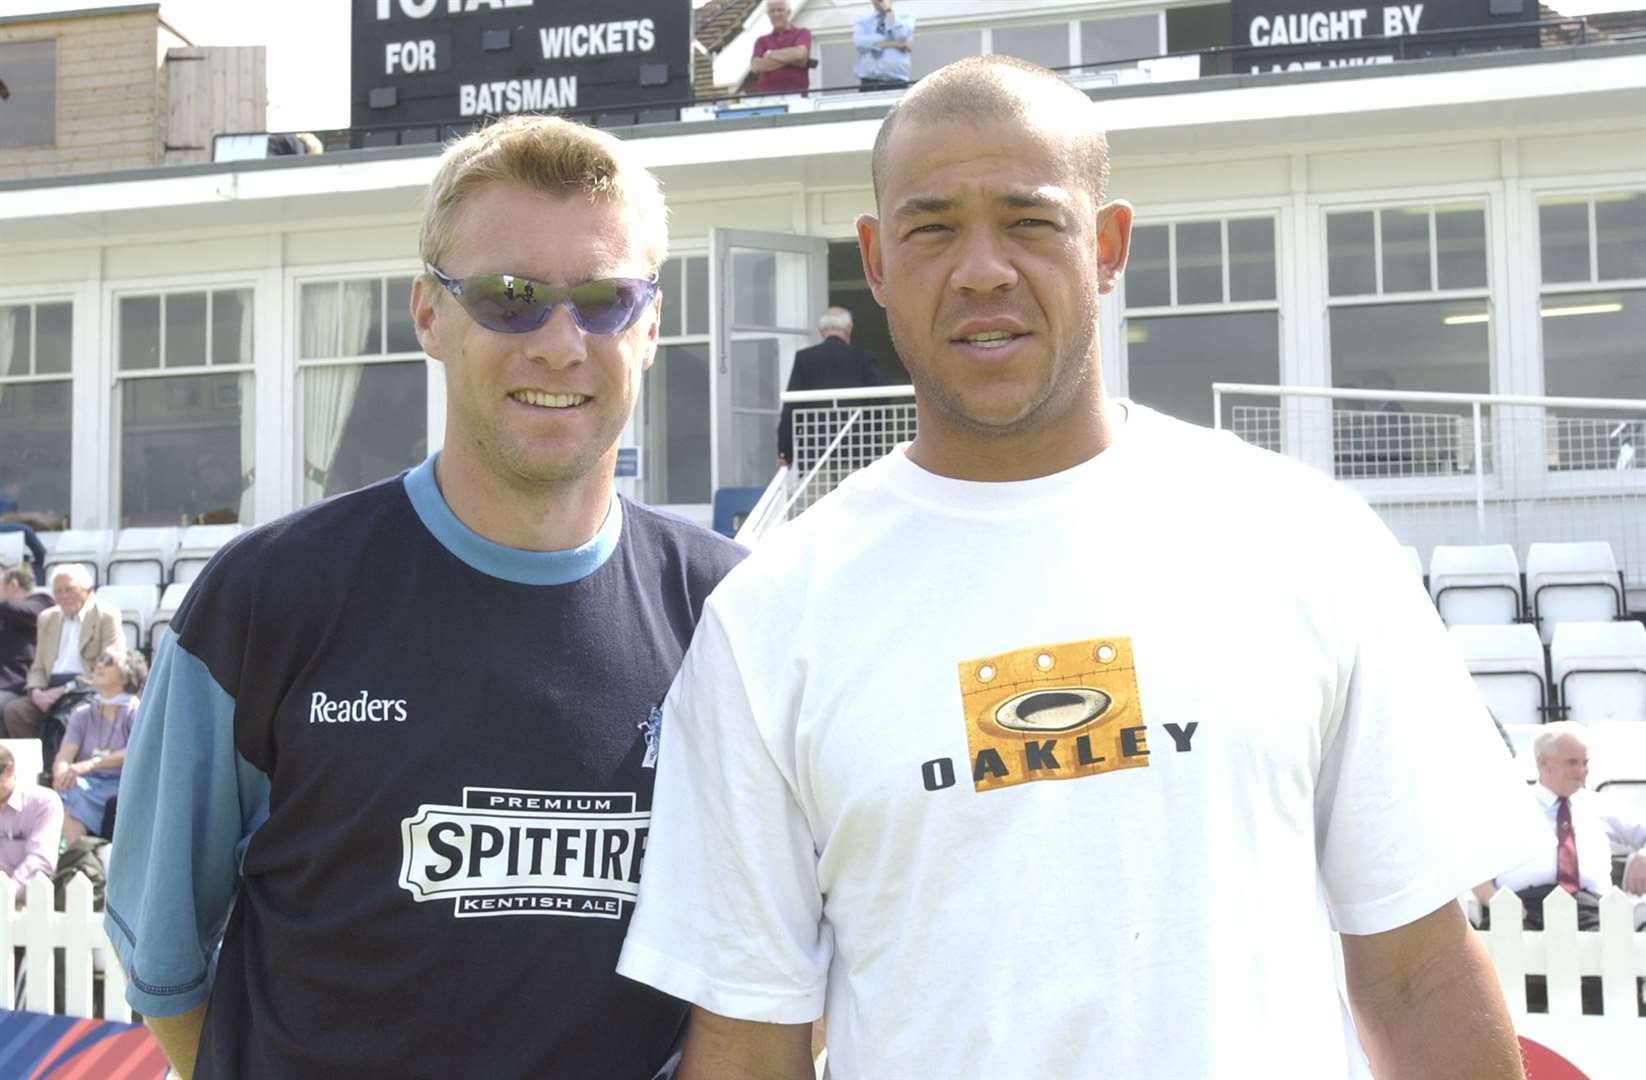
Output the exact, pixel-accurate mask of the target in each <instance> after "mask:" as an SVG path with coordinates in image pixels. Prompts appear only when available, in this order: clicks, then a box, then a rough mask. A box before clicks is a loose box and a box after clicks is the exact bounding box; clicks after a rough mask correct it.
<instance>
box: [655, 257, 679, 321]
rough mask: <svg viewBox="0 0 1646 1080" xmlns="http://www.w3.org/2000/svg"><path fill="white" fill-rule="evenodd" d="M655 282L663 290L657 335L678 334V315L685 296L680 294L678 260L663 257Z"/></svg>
mask: <svg viewBox="0 0 1646 1080" xmlns="http://www.w3.org/2000/svg"><path fill="white" fill-rule="evenodd" d="M657 284H658V286H659V288H661V290H662V292H663V312H662V315H661V317H660V318H659V319H658V321H657V336H658V337H666V338H667V337H679V336H680V315H681V311H682V308H683V301H684V300H685V297H684V296H682V295H681V294H680V260H679V259H665V260H664V261H663V265H662V266H660V267H658V270H657Z"/></svg>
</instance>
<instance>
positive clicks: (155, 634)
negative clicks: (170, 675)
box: [97, 581, 192, 657]
mask: <svg viewBox="0 0 1646 1080" xmlns="http://www.w3.org/2000/svg"><path fill="white" fill-rule="evenodd" d="M191 584H192V582H187V581H180V582H173V583H172V584H170V585H167V586H166V588H165V590H164V591H161V589H160V588H159V587H158V586H155V585H105V586H103V587H102V588H101V589H98V590H97V597H98V599H99V600H101V601H103V602H104V603H105V604H110V605H112V606H115V607H118V608H119V609H120V625H121V627H122V629H124V631H125V634H126V648H128V649H140V650H142V651H143V652H144V653H145V654H148V655H150V656H151V657H152V655H153V652H154V648H155V646H157V645H159V644H160V634H161V633H162V632H163V631H164V630H165V628H166V627H167V626H168V625H170V624H171V618H172V616H173V615H175V614H177V609H178V607H180V606H181V605H182V603H183V597H185V596H187V595H188V593H189V586H190V585H191Z"/></svg>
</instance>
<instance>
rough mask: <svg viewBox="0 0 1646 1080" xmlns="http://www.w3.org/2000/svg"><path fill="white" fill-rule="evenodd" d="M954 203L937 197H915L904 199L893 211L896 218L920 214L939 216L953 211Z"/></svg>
mask: <svg viewBox="0 0 1646 1080" xmlns="http://www.w3.org/2000/svg"><path fill="white" fill-rule="evenodd" d="M954 206H955V201H954V200H953V199H945V198H943V197H941V196H937V195H916V196H914V197H913V198H909V199H904V200H903V202H902V203H900V204H899V205H898V207H897V209H896V211H894V216H896V217H900V218H902V217H918V216H919V215H921V214H941V213H943V212H944V211H946V210H953V209H954Z"/></svg>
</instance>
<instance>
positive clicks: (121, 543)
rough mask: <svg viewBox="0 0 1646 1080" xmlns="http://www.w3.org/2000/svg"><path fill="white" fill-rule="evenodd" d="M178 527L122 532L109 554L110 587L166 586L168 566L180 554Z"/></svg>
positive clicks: (124, 530)
mask: <svg viewBox="0 0 1646 1080" xmlns="http://www.w3.org/2000/svg"><path fill="white" fill-rule="evenodd" d="M177 532H178V529H177V526H175V525H168V526H165V527H163V528H158V529H153V528H150V529H121V530H120V532H119V534H118V535H117V536H116V537H115V538H114V550H113V552H111V553H110V555H109V574H108V578H109V584H111V585H153V586H154V587H155V588H156V589H158V588H159V587H160V586H162V585H164V584H166V567H168V566H170V565H171V560H172V556H174V555H175V554H176V553H177Z"/></svg>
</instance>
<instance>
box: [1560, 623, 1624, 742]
mask: <svg viewBox="0 0 1646 1080" xmlns="http://www.w3.org/2000/svg"><path fill="white" fill-rule="evenodd" d="M1549 653H1550V673H1551V675H1552V676H1553V678H1554V683H1555V689H1556V691H1557V692H1558V694H1559V696H1560V704H1561V706H1562V707H1563V708H1564V710H1565V715H1566V718H1567V719H1569V720H1576V721H1578V722H1579V723H1583V724H1598V723H1603V722H1605V721H1629V722H1640V721H1646V626H1642V625H1641V624H1640V623H1638V622H1590V623H1578V622H1563V623H1560V624H1559V625H1558V626H1556V627H1555V637H1554V643H1553V644H1552V645H1550V647H1549Z"/></svg>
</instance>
